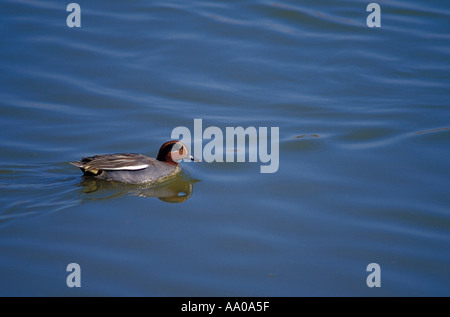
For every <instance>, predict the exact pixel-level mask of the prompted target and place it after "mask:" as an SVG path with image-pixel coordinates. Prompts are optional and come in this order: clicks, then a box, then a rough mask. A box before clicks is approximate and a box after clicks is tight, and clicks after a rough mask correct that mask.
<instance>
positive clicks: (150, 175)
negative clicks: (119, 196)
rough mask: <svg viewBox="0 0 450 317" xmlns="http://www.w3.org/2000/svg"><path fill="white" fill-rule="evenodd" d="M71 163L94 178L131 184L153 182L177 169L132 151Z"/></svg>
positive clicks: (175, 166) (87, 158)
mask: <svg viewBox="0 0 450 317" xmlns="http://www.w3.org/2000/svg"><path fill="white" fill-rule="evenodd" d="M72 164H73V165H75V166H77V167H79V168H80V169H81V170H82V171H83V172H84V173H85V174H91V175H93V176H94V177H96V178H100V179H106V180H113V181H119V182H124V183H133V184H137V183H148V182H155V181H157V180H160V179H163V178H166V177H168V176H170V175H172V174H174V173H176V172H177V171H178V170H179V166H178V165H177V164H169V163H166V162H162V161H158V160H156V159H154V158H151V157H147V156H144V155H141V154H134V153H117V154H105V155H96V156H92V157H85V158H83V159H82V160H81V161H80V162H75V163H72Z"/></svg>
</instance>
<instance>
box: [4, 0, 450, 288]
mask: <svg viewBox="0 0 450 317" xmlns="http://www.w3.org/2000/svg"><path fill="white" fill-rule="evenodd" d="M77 3H78V4H79V5H80V7H81V27H79V28H77V27H73V28H69V27H68V26H67V24H66V18H67V16H68V15H69V14H70V12H67V11H66V6H67V5H68V4H69V2H67V3H64V2H61V1H28V0H5V1H2V3H1V4H0V15H1V16H0V34H1V36H0V47H1V49H0V87H1V88H0V114H1V115H0V135H1V138H0V149H1V152H0V295H1V296H80V295H82V296H449V295H450V273H449V272H450V271H449V268H450V192H449V189H450V169H449V157H450V104H449V100H450V89H449V84H450V67H449V60H450V59H449V57H450V35H449V31H450V22H449V21H450V19H449V18H450V6H449V3H448V2H446V1H419V0H412V1H406V0H399V1H378V2H377V3H378V4H379V5H380V7H381V27H374V28H370V27H368V26H367V24H366V18H367V16H368V15H369V14H370V12H367V11H366V7H367V4H368V3H369V2H367V3H366V2H361V1H339V2H337V1H321V2H320V3H317V2H316V1H282V2H277V1H262V0H256V1H153V2H149V1H128V2H123V3H122V2H121V3H116V2H112V3H111V2H109V1H78V2H77ZM194 119H202V123H203V129H206V128H207V127H213V126H215V127H218V128H220V129H221V130H222V131H225V130H226V127H238V126H242V127H244V128H245V127H256V128H259V127H268V128H270V127H278V128H279V168H278V170H277V172H276V173H260V166H261V164H262V163H261V162H249V161H248V160H247V161H246V162H222V163H220V162H212V163H208V162H205V161H204V162H202V163H188V162H182V163H181V166H182V167H183V173H181V174H180V175H178V176H177V177H176V178H174V179H172V180H170V181H168V182H166V183H164V184H160V185H158V186H156V187H154V186H134V185H124V184H117V183H110V182H100V181H95V180H92V179H84V178H83V177H82V175H81V172H80V171H79V170H78V169H77V168H75V167H73V166H71V165H69V164H68V162H69V161H74V160H78V159H79V158H81V157H83V156H89V155H94V154H103V153H115V152H135V153H142V154H145V155H149V156H156V155H157V151H158V149H159V147H160V146H161V144H162V143H164V142H165V141H167V140H169V139H171V132H172V131H173V129H175V128H176V127H180V126H184V127H187V128H188V129H190V130H191V131H194ZM194 141H195V142H197V144H198V143H199V142H200V143H201V145H203V146H205V145H206V144H207V143H208V140H201V139H200V140H198V139H197V140H194ZM190 146H191V145H190ZM241 150H242V149H238V148H231V149H230V148H228V149H224V152H227V151H236V153H238V152H239V151H241ZM244 150H245V149H244ZM69 263H78V264H79V265H80V268H81V275H80V278H81V287H73V288H72V287H68V285H67V283H66V278H67V277H68V275H69V274H70V272H67V271H66V268H67V265H68V264H69ZM370 263H377V264H379V266H380V269H381V270H380V271H379V272H378V273H379V276H378V277H380V278H381V286H380V287H368V285H367V283H366V279H367V277H368V276H369V274H371V272H368V271H366V268H367V265H368V264H370Z"/></svg>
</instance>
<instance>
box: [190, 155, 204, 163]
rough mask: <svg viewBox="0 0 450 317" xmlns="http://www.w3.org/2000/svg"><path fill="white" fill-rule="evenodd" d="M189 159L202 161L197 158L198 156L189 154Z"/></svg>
mask: <svg viewBox="0 0 450 317" xmlns="http://www.w3.org/2000/svg"><path fill="white" fill-rule="evenodd" d="M189 159H190V160H191V161H194V162H201V161H200V160H199V159H198V158H196V157H194V156H192V155H189Z"/></svg>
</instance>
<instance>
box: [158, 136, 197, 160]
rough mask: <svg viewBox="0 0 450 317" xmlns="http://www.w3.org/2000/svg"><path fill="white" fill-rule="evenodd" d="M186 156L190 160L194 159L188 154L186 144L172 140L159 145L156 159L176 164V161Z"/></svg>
mask: <svg viewBox="0 0 450 317" xmlns="http://www.w3.org/2000/svg"><path fill="white" fill-rule="evenodd" d="M186 157H189V159H191V160H192V161H194V160H195V158H194V157H193V156H192V155H189V153H188V148H187V147H186V145H184V144H183V143H182V142H180V141H177V140H172V141H168V142H166V143H164V144H163V145H162V146H161V148H160V149H159V153H158V157H157V158H156V159H157V160H158V161H162V162H166V163H169V164H178V161H181V160H182V159H184V158H186Z"/></svg>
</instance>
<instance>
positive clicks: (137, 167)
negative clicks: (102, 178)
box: [103, 164, 148, 171]
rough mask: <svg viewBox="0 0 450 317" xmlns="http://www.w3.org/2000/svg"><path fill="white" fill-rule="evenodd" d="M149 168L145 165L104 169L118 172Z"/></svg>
mask: <svg viewBox="0 0 450 317" xmlns="http://www.w3.org/2000/svg"><path fill="white" fill-rule="evenodd" d="M146 167H148V164H143V165H131V166H121V167H104V168H103V169H105V170H113V171H118V170H132V171H134V170H141V169H144V168H146Z"/></svg>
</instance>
